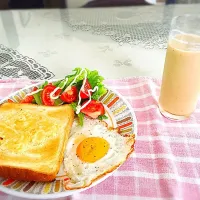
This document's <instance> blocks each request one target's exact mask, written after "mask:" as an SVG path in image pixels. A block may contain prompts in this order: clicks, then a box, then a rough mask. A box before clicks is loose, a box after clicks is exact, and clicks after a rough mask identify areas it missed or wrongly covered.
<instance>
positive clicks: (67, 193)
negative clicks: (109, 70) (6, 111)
mask: <svg viewBox="0 0 200 200" xmlns="http://www.w3.org/2000/svg"><path fill="white" fill-rule="evenodd" d="M60 80H63V79H51V80H47V81H48V82H49V83H52V82H55V81H60ZM36 81H37V80H36ZM44 81H45V80H42V81H41V80H39V82H38V83H34V84H31V85H27V86H25V87H23V88H21V89H19V90H17V91H15V92H13V93H11V94H10V95H8V96H7V97H5V98H3V99H2V100H1V101H0V105H1V104H2V103H3V102H4V101H6V100H7V99H9V98H10V97H12V96H14V95H15V94H18V93H19V92H20V91H24V90H26V89H29V88H32V87H34V86H38V85H40V84H42V83H43V82H44ZM104 85H105V87H106V88H107V89H108V90H110V91H112V92H114V93H115V94H116V95H117V96H119V97H120V98H121V99H122V100H123V101H124V103H125V104H126V106H127V107H128V109H129V110H130V113H131V115H132V117H133V121H134V135H135V139H136V138H137V131H138V127H137V118H136V115H135V112H134V109H133V108H132V107H131V105H130V103H129V102H128V100H127V99H125V98H124V97H123V95H121V94H120V93H119V92H118V91H117V90H115V89H113V88H110V87H109V86H108V85H107V84H104ZM133 153H134V152H133ZM133 153H131V154H133ZM125 162H126V161H125ZM121 165H122V164H121ZM121 165H120V166H121ZM120 166H119V167H120ZM119 167H117V168H116V169H115V170H114V171H112V172H110V173H108V174H106V175H105V176H103V177H102V178H101V179H98V180H97V181H95V182H94V183H92V184H91V185H90V186H88V187H86V188H82V189H76V190H68V191H67V190H66V191H65V192H56V193H52V194H32V193H26V192H20V191H16V190H12V189H10V188H7V187H3V186H2V185H0V191H1V192H4V193H6V194H8V195H13V196H17V197H22V198H27V199H32V198H34V199H53V198H61V197H67V196H70V195H73V194H75V193H80V192H83V191H85V190H87V189H89V188H92V187H94V186H96V185H98V184H99V183H101V182H103V181H104V180H106V179H107V178H108V177H110V176H111V175H112V174H113V173H114V172H116V171H117V169H118V168H119Z"/></svg>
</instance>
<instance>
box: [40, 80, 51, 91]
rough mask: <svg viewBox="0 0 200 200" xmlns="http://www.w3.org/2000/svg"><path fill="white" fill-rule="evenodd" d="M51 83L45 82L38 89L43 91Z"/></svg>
mask: <svg viewBox="0 0 200 200" xmlns="http://www.w3.org/2000/svg"><path fill="white" fill-rule="evenodd" d="M48 84H49V83H48V81H45V82H44V83H43V84H42V85H40V87H39V88H38V89H43V88H44V87H45V86H47V85H48Z"/></svg>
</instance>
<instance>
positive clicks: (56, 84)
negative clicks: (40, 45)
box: [53, 81, 62, 87]
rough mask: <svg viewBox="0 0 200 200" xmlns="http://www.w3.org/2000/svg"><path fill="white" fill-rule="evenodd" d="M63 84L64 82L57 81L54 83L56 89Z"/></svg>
mask: <svg viewBox="0 0 200 200" xmlns="http://www.w3.org/2000/svg"><path fill="white" fill-rule="evenodd" d="M61 82H62V81H56V82H54V83H53V85H54V86H56V87H58V86H59V84H60V83H61Z"/></svg>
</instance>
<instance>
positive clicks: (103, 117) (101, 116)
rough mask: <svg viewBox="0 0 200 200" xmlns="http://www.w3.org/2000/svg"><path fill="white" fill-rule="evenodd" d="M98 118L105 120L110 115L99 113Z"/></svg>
mask: <svg viewBox="0 0 200 200" xmlns="http://www.w3.org/2000/svg"><path fill="white" fill-rule="evenodd" d="M98 119H99V120H104V119H108V117H107V116H106V115H99V116H98Z"/></svg>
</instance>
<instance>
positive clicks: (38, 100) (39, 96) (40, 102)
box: [33, 92, 42, 105]
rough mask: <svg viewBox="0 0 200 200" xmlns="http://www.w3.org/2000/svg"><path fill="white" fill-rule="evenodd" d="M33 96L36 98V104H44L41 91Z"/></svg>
mask: <svg viewBox="0 0 200 200" xmlns="http://www.w3.org/2000/svg"><path fill="white" fill-rule="evenodd" d="M33 97H34V99H35V102H36V104H38V105H42V100H41V92H38V93H36V94H33Z"/></svg>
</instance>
